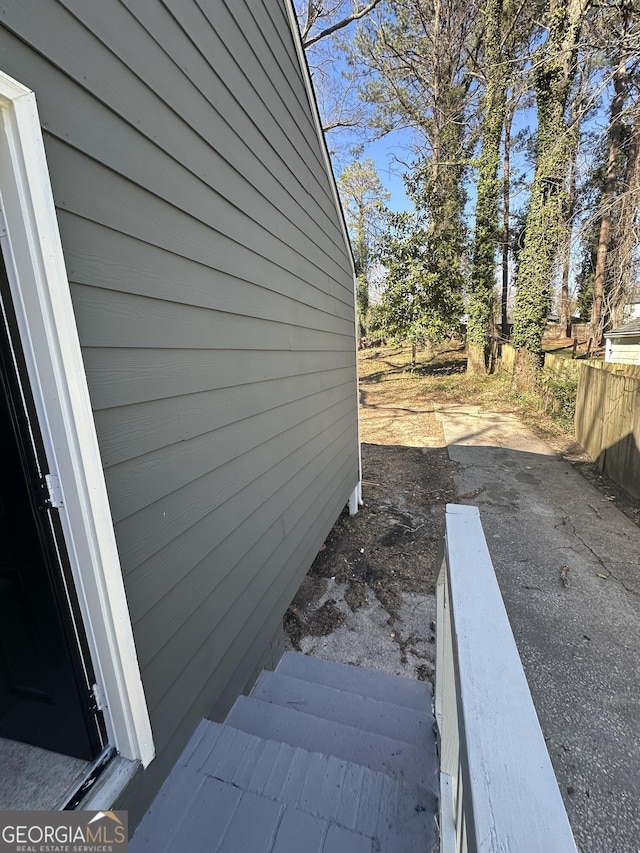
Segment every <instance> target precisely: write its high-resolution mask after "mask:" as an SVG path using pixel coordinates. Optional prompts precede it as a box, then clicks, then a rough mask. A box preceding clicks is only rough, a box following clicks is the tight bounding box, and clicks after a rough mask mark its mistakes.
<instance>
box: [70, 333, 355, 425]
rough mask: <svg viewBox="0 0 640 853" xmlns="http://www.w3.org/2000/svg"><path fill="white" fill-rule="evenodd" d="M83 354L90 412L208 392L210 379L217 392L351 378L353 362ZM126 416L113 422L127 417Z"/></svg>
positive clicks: (315, 356) (243, 355)
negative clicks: (346, 371)
mask: <svg viewBox="0 0 640 853" xmlns="http://www.w3.org/2000/svg"><path fill="white" fill-rule="evenodd" d="M83 355H84V361H85V369H86V371H87V376H88V378H89V386H90V389H91V398H92V400H93V405H94V409H97V408H99V409H109V408H115V407H121V406H127V405H131V404H133V403H136V402H142V401H148V400H160V399H167V398H171V397H178V396H180V395H183V394H184V395H186V394H190V393H197V392H201V391H207V390H210V389H211V385H212V377H214V376H215V385H216V387H217V388H230V387H234V386H235V385H236V384H242V383H247V384H248V383H251V382H260V381H264V380H275V379H278V378H289V377H291V376H306V377H309V381H310V382H311V381H312V378H311V377H312V376H313V374H314V373H315V372H316V371H317V372H321V371H324V370H334V369H341V368H350V369H351V371H352V375H353V370H354V360H355V359H354V355H353V353H349V352H324V353H321V352H296V353H291V352H288V351H283V350H278V351H276V350H270V351H267V352H260V351H259V350H232V351H227V350H217V349H211V350H206V351H204V352H203V351H199V350H193V349H186V350H176V349H170V350H163V349H160V348H156V349H138V348H131V349H117V350H114V349H109V348H108V347H85V348H84V351H83ZM126 414H127V413H126V412H125V413H122V415H117V416H116V417H121V416H122V417H123V418H126ZM113 440H114V441H117V436H114V437H113Z"/></svg>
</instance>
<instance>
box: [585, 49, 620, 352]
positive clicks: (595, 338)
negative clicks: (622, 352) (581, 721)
mask: <svg viewBox="0 0 640 853" xmlns="http://www.w3.org/2000/svg"><path fill="white" fill-rule="evenodd" d="M626 66H627V62H626V56H624V57H620V60H619V62H618V65H617V68H616V70H615V72H614V75H613V92H614V94H613V98H612V100H611V109H610V113H609V157H608V160H607V173H606V177H605V182H604V189H603V191H602V197H601V199H600V210H601V215H600V233H599V235H598V252H597V255H596V269H595V277H594V280H593V304H592V306H591V323H590V326H589V338H590V341H589V348H591V346H592V345H593V346H595V347H598V346H600V344H601V343H602V335H603V333H604V327H605V323H606V321H607V317H606V315H605V311H604V296H605V273H606V270H607V253H608V251H609V243H610V240H611V223H612V218H613V217H612V208H613V205H614V200H615V195H616V189H617V184H618V170H619V168H620V155H621V151H622V130H623V125H622V108H623V106H624V101H625V97H626V94H627V73H626Z"/></svg>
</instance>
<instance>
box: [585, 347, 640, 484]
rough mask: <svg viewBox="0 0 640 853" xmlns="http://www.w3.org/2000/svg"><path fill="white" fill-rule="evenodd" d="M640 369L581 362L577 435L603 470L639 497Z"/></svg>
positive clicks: (628, 366)
mask: <svg viewBox="0 0 640 853" xmlns="http://www.w3.org/2000/svg"><path fill="white" fill-rule="evenodd" d="M639 409H640V368H638V367H635V366H631V365H620V364H610V363H604V362H597V361H588V362H587V361H585V362H582V363H581V367H580V380H579V383H578V395H577V399H576V419H575V435H576V438H577V439H578V441H579V442H580V444H581V445H582V446H583V447H584V449H585V450H586V451H587V453H588V454H589V456H590V457H591V458H592V459H593V460H594V462H596V463H597V465H598V467H599V468H600V470H601V471H603V472H604V473H605V474H607V476H609V477H611V479H612V480H615V481H616V483H619V484H620V485H621V486H623V487H624V488H625V489H626V490H627V491H628V492H629V493H630V494H632V495H633V496H634V497H637V498H640V411H639Z"/></svg>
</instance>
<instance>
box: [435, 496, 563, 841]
mask: <svg viewBox="0 0 640 853" xmlns="http://www.w3.org/2000/svg"><path fill="white" fill-rule="evenodd" d="M439 563H440V573H439V576H438V584H437V608H438V610H437V647H436V651H437V661H436V691H435V711H436V722H437V727H438V747H439V751H440V850H441V851H442V853H452V851H456V853H467V851H469V853H476V851H482V853H534V851H536V853H556V851H557V853H560V852H561V853H571V852H572V851H576V846H575V842H574V840H573V835H572V833H571V828H570V826H569V821H568V818H567V814H566V811H565V808H564V804H563V802H562V797H561V795H560V791H559V789H558V784H557V781H556V777H555V775H554V772H553V768H552V766H551V761H550V759H549V754H548V752H547V748H546V745H545V741H544V737H543V734H542V731H541V729H540V724H539V723H538V718H537V716H536V712H535V709H534V707H533V702H532V700H531V694H530V692H529V686H528V684H527V680H526V677H525V674H524V670H523V669H522V663H521V662H520V656H519V654H518V650H517V649H516V644H515V640H514V638H513V634H512V632H511V626H510V625H509V620H508V618H507V613H506V611H505V608H504V604H503V601H502V596H501V595H500V590H499V588H498V583H497V580H496V576H495V572H494V569H493V565H492V563H491V558H490V556H489V551H488V549H487V543H486V541H485V538H484V533H483V531H482V525H481V523H480V514H479V512H478V510H477V508H476V507H471V506H457V505H454V504H449V505H448V506H447V513H446V528H445V536H444V540H443V547H442V549H441V554H440V560H439Z"/></svg>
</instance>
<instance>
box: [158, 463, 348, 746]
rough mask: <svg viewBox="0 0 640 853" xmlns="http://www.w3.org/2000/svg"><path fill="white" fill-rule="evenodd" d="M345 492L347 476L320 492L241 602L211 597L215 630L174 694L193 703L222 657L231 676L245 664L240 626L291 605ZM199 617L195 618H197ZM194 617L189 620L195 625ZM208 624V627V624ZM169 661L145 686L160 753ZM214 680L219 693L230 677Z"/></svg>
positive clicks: (167, 724) (166, 724)
mask: <svg viewBox="0 0 640 853" xmlns="http://www.w3.org/2000/svg"><path fill="white" fill-rule="evenodd" d="M346 488H347V474H345V476H344V480H342V481H340V482H339V483H338V488H336V485H335V482H332V483H330V484H329V485H328V486H327V487H326V489H325V490H324V492H321V493H319V494H318V495H316V497H315V507H314V508H313V510H312V511H311V512H310V514H309V517H308V518H306V519H305V520H304V521H305V524H304V526H303V524H302V523H301V524H300V526H299V527H298V528H297V529H296V531H295V533H294V534H293V535H292V537H291V538H290V539H289V540H288V541H287V542H286V543H285V542H281V544H280V548H278V547H276V548H275V550H274V551H273V552H272V553H271V555H270V557H269V558H268V560H266V561H265V562H263V561H261V563H260V571H259V572H258V573H257V574H256V575H255V576H254V580H253V583H252V584H251V585H250V586H248V587H247V588H245V589H244V590H242V597H241V598H240V597H239V598H238V599H237V600H236V602H235V603H234V604H233V605H231V606H230V607H228V606H225V605H224V601H223V599H222V598H221V596H216V595H213V596H212V602H211V605H212V607H214V608H215V613H216V621H215V627H214V630H213V631H212V632H211V633H210V634H209V635H208V636H207V638H206V639H205V641H204V643H203V644H202V645H201V646H200V647H199V648H198V649H197V650H196V651H195V653H194V654H193V656H192V657H191V658H190V659H189V660H188V662H186V664H185V666H184V667H183V668H182V669H181V670H180V671H179V672H178V673H176V680H175V682H174V685H175V689H177V690H178V691H180V692H181V693H182V694H183V695H187V696H190V697H191V696H193V695H194V692H195V691H196V690H197V689H198V687H199V685H201V684H203V683H205V681H206V676H207V674H208V673H210V672H211V670H212V668H215V669H218V668H219V667H220V666H221V665H222V664H223V663H224V656H225V653H226V654H227V655H228V661H227V666H228V668H229V670H231V668H232V666H233V662H234V661H235V665H236V666H237V665H238V663H240V662H241V661H242V660H243V656H244V650H245V648H248V647H249V646H250V643H251V639H252V636H251V635H252V632H247V631H245V630H243V627H242V626H243V625H244V620H245V619H247V618H248V619H249V620H250V621H251V622H252V623H254V624H256V626H257V627H259V625H260V617H261V616H263V615H264V614H265V613H271V612H272V611H273V608H275V606H276V605H277V604H278V602H279V601H281V600H282V598H283V596H284V599H285V600H286V599H288V600H290V597H291V595H292V594H293V593H294V592H295V589H296V587H297V585H299V566H300V563H301V562H302V560H305V561H307V560H308V559H309V557H310V549H311V546H310V543H312V545H313V551H314V552H317V550H318V548H319V547H320V545H321V544H322V541H323V539H324V536H325V534H326V530H323V528H324V527H325V525H326V519H327V510H328V508H329V507H331V506H334V505H335V503H336V500H337V499H338V498H339V497H340V496H342V495H344V494H345V492H346ZM323 499H324V503H323ZM316 507H318V508H319V509H320V510H322V511H321V512H319V513H318V514H316ZM303 531H304V532H303ZM320 531H322V532H320ZM270 536H271V540H272V541H271V542H270V541H269V540H268V539H267V540H266V541H265V542H264V543H263V544H265V545H267V546H271V545H273V540H275V534H273V533H271V534H270ZM291 546H293V548H292V550H290V551H289V553H288V559H287V551H288V550H289V549H290V548H291ZM220 592H221V594H222V593H224V594H227V595H228V594H229V592H230V590H229V589H224V588H223V589H221V591H220ZM200 615H201V614H198V616H200ZM198 616H194V617H193V618H194V619H197V618H198ZM205 622H206V619H205ZM206 624H208V625H209V626H210V625H211V623H208V622H207V623H206ZM188 627H189V626H187V625H185V629H184V630H185V631H186V630H188ZM163 657H164V660H163ZM172 661H173V658H172V656H171V655H165V656H159V657H158V663H157V665H156V666H155V667H153V669H152V668H151V666H149V667H148V668H147V672H146V673H145V679H146V681H145V684H149V692H150V694H151V696H152V699H151V707H152V708H153V718H154V734H155V736H156V737H157V739H158V744H159V746H160V748H162V746H163V744H164V742H165V740H166V739H167V738H170V737H171V730H172V728H173V726H174V725H175V719H174V714H175V698H174V697H172V696H171V694H170V692H165V693H164V695H162V697H161V700H160V701H159V702H158V704H157V705H156V704H155V702H154V701H153V700H154V699H155V697H156V693H155V688H156V687H157V688H158V690H159V692H160V693H162V691H163V690H164V688H165V686H166V684H167V677H166V665H167V664H169V662H172ZM212 664H213V667H212ZM172 666H173V664H172ZM215 669H214V671H215ZM214 677H216V678H218V677H219V678H220V683H219V687H220V688H221V689H223V688H224V682H225V679H226V678H227V677H228V673H227V672H225V670H221V671H220V672H216V673H215V676H214Z"/></svg>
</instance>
